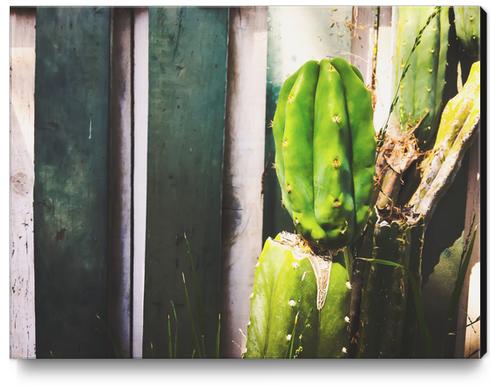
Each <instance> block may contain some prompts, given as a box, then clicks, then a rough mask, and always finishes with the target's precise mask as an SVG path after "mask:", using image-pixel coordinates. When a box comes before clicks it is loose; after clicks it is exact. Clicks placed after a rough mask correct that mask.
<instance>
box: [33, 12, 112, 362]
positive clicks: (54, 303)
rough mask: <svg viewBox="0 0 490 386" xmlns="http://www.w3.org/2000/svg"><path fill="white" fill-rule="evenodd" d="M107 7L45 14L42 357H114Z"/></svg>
mask: <svg viewBox="0 0 490 386" xmlns="http://www.w3.org/2000/svg"><path fill="white" fill-rule="evenodd" d="M109 45H110V10H109V9H101V8H97V9H94V8H40V9H38V10H37V28H36V91H35V103H36V112H35V175H36V180H35V186H34V201H35V209H34V237H35V239H34V245H35V270H36V272H35V280H36V283H35V287H36V345H37V356H38V357H40V358H46V357H56V358H66V357H109V356H112V350H111V345H110V342H109V339H108V332H107V322H106V308H107V282H106V277H107V257H108V253H107V249H108V243H107V228H108V223H107V200H108V197H107V195H108V193H107V177H108V176H107V166H108V154H107V153H108V134H109V133H108V122H109V115H108V112H109Z"/></svg>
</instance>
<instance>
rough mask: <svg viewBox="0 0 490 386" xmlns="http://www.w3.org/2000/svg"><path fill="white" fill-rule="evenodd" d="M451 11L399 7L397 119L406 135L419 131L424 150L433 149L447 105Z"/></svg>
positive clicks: (396, 65) (420, 142) (418, 134)
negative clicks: (440, 119)
mask: <svg viewBox="0 0 490 386" xmlns="http://www.w3.org/2000/svg"><path fill="white" fill-rule="evenodd" d="M448 10H449V7H427V6H419V7H413V6H406V7H398V18H397V21H396V47H395V55H394V58H393V65H394V69H395V92H396V89H397V88H398V102H397V104H396V106H395V110H394V113H395V114H394V117H395V119H396V120H397V123H398V124H399V126H400V129H401V131H402V132H404V131H405V132H406V131H411V130H413V129H416V132H415V134H416V136H417V138H418V139H419V146H420V148H422V149H423V150H427V149H428V148H430V146H431V143H432V140H433V138H434V136H435V133H436V130H437V126H438V123H439V117H440V112H441V109H442V105H443V91H444V87H445V84H446V79H445V78H446V66H447V50H448V46H449V42H448V34H449V16H448ZM427 22H429V24H428V25H426V24H427ZM421 31H422V33H421ZM416 42H418V44H417V45H416V48H415V50H414V51H413V52H412V50H413V48H414V44H415V43H416ZM404 72H405V75H404V76H403V79H402V74H403V73H404Z"/></svg>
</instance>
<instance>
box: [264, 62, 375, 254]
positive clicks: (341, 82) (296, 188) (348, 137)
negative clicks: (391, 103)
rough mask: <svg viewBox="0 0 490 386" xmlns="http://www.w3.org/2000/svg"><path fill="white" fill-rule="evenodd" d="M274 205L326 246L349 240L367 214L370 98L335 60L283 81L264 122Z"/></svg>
mask: <svg viewBox="0 0 490 386" xmlns="http://www.w3.org/2000/svg"><path fill="white" fill-rule="evenodd" d="M272 129H273V135H274V141H275V148H276V156H275V168H276V173H277V177H278V180H279V184H280V187H281V191H282V201H283V204H284V206H285V208H286V209H287V211H288V212H289V214H290V215H291V217H292V219H293V222H294V224H295V227H296V229H297V230H298V231H299V232H300V233H302V234H303V235H304V236H305V237H306V238H307V239H309V240H312V241H315V242H317V243H322V244H323V245H324V246H326V247H327V248H329V249H334V248H340V247H342V246H345V245H347V244H348V243H350V242H352V241H353V240H355V239H356V238H357V237H358V235H359V233H360V231H361V230H362V228H363V227H364V225H365V223H366V221H367V218H368V216H369V213H370V210H371V204H372V203H371V201H372V190H373V189H372V187H373V177H374V163H375V150H376V143H375V132H374V127H373V110H372V103H371V95H370V93H369V91H368V90H367V89H366V87H365V86H364V83H363V81H362V78H361V76H360V74H359V71H358V70H357V69H355V67H353V66H352V65H350V64H349V63H348V62H346V61H345V60H343V59H340V58H335V59H324V60H322V61H320V62H316V61H309V62H306V63H305V64H304V65H303V66H302V67H301V68H300V69H299V70H298V71H297V72H296V73H294V74H293V75H291V76H290V77H289V78H288V79H287V80H286V81H285V82H284V85H283V87H282V89H281V92H280V94H279V99H278V103H277V108H276V113H275V115H274V120H273V124H272Z"/></svg>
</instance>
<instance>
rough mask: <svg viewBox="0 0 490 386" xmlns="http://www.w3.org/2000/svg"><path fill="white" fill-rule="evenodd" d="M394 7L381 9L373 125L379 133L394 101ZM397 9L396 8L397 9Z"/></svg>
mask: <svg viewBox="0 0 490 386" xmlns="http://www.w3.org/2000/svg"><path fill="white" fill-rule="evenodd" d="M393 8H394V7H380V11H379V26H378V48H377V53H378V54H377V55H378V58H377V60H376V84H375V90H376V105H375V108H374V116H373V123H374V128H375V130H376V131H377V132H378V131H379V130H380V129H381V128H382V127H383V125H384V124H385V122H386V119H387V117H388V115H389V113H390V105H391V101H392V100H393V83H394V79H393V72H394V71H393V61H392V58H393V52H394V44H395V33H394V32H393V29H392V19H393V16H392V14H393ZM395 8H396V7H395Z"/></svg>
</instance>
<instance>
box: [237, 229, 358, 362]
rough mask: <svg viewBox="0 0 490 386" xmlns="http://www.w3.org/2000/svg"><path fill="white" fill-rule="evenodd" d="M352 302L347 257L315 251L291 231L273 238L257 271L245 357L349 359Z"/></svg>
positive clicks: (263, 252) (260, 259) (251, 298)
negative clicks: (331, 255)
mask: <svg viewBox="0 0 490 386" xmlns="http://www.w3.org/2000/svg"><path fill="white" fill-rule="evenodd" d="M349 303H350V283H349V278H348V274H347V270H346V269H345V267H344V265H343V259H342V255H340V256H339V257H337V258H335V259H333V260H332V259H330V258H325V257H321V256H318V255H315V254H314V253H313V252H312V251H311V249H310V248H309V247H308V245H307V244H306V243H305V242H304V240H303V239H302V238H301V237H299V236H298V235H294V234H290V233H286V232H282V233H280V234H279V235H278V236H277V237H276V238H275V239H274V240H272V239H270V238H269V239H267V241H266V243H265V246H264V249H263V251H262V254H261V255H260V257H259V260H258V262H257V267H256V269H255V278H254V287H253V293H252V294H251V296H250V322H249V325H248V329H247V346H246V352H245V355H244V356H245V357H246V358H296V357H302V358H313V357H323V358H337V357H345V356H346V354H347V349H346V347H347V345H348V340H349V337H348V322H349V319H348V310H349Z"/></svg>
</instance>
